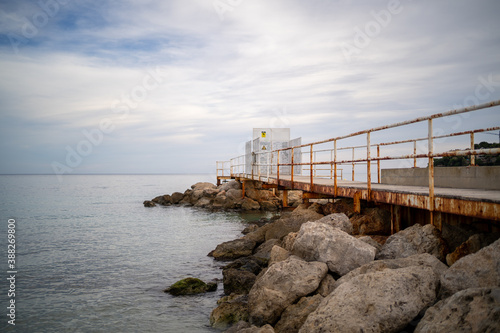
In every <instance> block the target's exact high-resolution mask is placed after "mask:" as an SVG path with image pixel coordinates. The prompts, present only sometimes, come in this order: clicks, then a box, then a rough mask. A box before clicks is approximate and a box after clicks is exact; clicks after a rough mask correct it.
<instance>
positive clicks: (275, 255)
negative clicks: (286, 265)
mask: <svg viewBox="0 0 500 333" xmlns="http://www.w3.org/2000/svg"><path fill="white" fill-rule="evenodd" d="M290 255H291V253H290V252H289V251H287V250H285V249H284V248H282V247H281V246H277V245H275V246H273V248H272V249H271V253H270V254H269V266H271V265H274V264H275V263H277V262H280V261H283V260H286V259H288V257H290Z"/></svg>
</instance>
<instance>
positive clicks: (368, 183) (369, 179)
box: [366, 132, 372, 201]
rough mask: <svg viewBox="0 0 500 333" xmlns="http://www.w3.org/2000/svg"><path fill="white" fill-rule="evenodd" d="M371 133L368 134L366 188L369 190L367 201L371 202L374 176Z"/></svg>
mask: <svg viewBox="0 0 500 333" xmlns="http://www.w3.org/2000/svg"><path fill="white" fill-rule="evenodd" d="M370 133H371V132H368V133H366V188H367V192H368V193H367V198H366V201H370V200H371V193H372V174H371V169H370V168H371V154H370V149H371V147H370Z"/></svg>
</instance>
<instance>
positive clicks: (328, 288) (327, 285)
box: [316, 274, 335, 297]
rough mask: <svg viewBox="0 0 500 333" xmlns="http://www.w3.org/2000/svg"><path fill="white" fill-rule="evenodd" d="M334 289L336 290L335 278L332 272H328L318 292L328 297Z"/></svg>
mask: <svg viewBox="0 0 500 333" xmlns="http://www.w3.org/2000/svg"><path fill="white" fill-rule="evenodd" d="M334 290H335V279H334V278H333V276H331V275H330V274H326V276H325V278H324V279H323V280H321V283H320V284H319V287H318V290H316V293H318V294H319V295H321V296H323V297H326V296H328V295H330V294H331V293H332V291H334Z"/></svg>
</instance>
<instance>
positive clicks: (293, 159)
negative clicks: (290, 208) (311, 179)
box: [290, 148, 295, 189]
mask: <svg viewBox="0 0 500 333" xmlns="http://www.w3.org/2000/svg"><path fill="white" fill-rule="evenodd" d="M294 155H295V154H294V149H293V148H292V165H291V175H290V177H291V178H290V179H291V180H292V189H293V172H294V170H293V169H294V168H293V164H294V163H295V158H294Z"/></svg>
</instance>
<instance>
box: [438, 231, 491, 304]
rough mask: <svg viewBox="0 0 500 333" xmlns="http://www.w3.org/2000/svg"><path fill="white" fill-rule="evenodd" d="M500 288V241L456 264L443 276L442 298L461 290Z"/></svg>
mask: <svg viewBox="0 0 500 333" xmlns="http://www.w3.org/2000/svg"><path fill="white" fill-rule="evenodd" d="M498 286H500V239H499V240H497V241H496V242H494V243H493V244H491V245H489V246H487V247H484V248H482V249H481V250H479V251H477V252H476V253H473V254H469V255H468V256H465V257H463V258H462V259H460V260H458V261H457V262H455V263H454V264H453V265H452V266H451V267H450V268H449V269H448V270H447V271H446V272H444V273H443V274H442V275H441V291H440V296H441V298H446V297H449V296H451V295H453V294H455V293H457V292H459V291H460V290H464V289H469V288H488V287H498Z"/></svg>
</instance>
